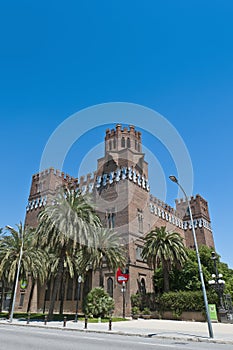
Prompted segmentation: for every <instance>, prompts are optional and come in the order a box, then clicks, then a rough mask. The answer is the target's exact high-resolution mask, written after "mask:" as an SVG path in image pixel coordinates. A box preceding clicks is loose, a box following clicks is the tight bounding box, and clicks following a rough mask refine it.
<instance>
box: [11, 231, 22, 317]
mask: <svg viewBox="0 0 233 350" xmlns="http://www.w3.org/2000/svg"><path fill="white" fill-rule="evenodd" d="M7 227H8V226H7ZM21 238H22V243H21V247H20V253H19V262H18V267H17V274H16V281H15V288H14V295H13V301H12V307H11V313H10V318H9V322H10V323H11V322H12V320H13V315H14V309H15V299H16V293H17V287H18V280H19V272H20V265H21V260H22V256H23V233H22V237H21Z"/></svg>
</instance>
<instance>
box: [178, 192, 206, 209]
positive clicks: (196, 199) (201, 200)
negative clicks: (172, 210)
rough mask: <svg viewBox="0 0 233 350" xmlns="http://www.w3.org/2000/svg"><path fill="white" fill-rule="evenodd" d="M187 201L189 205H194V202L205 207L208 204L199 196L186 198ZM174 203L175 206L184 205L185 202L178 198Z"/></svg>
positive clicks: (183, 199)
mask: <svg viewBox="0 0 233 350" xmlns="http://www.w3.org/2000/svg"><path fill="white" fill-rule="evenodd" d="M188 200H189V202H190V204H194V203H195V202H200V203H202V204H203V205H206V206H207V205H208V202H207V201H206V200H205V199H204V198H203V197H202V196H200V195H199V194H197V195H196V196H191V197H188ZM175 202H176V205H177V204H182V203H186V202H187V201H186V199H185V198H179V199H176V200H175Z"/></svg>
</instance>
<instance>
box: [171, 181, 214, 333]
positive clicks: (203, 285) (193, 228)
mask: <svg viewBox="0 0 233 350" xmlns="http://www.w3.org/2000/svg"><path fill="white" fill-rule="evenodd" d="M169 179H170V180H171V181H172V182H175V183H176V184H177V186H178V187H179V188H180V189H181V191H182V192H183V194H184V196H185V200H186V202H187V203H188V208H189V215H190V219H191V225H192V233H193V241H194V246H195V250H196V255H197V263H198V270H199V275H200V280H201V287H202V293H203V298H204V303H205V311H206V318H207V323H208V328H209V336H210V338H213V337H214V334H213V328H212V324H211V320H210V312H209V307H208V299H207V294H206V288H205V282H204V277H203V271H202V267H201V259H200V255H199V250H198V245H197V238H196V232H195V227H194V223H193V215H192V210H191V207H190V202H189V199H188V196H187V194H186V192H185V190H184V189H183V187H182V186H181V185H180V184H179V182H178V180H177V178H176V177H175V176H174V175H171V176H169Z"/></svg>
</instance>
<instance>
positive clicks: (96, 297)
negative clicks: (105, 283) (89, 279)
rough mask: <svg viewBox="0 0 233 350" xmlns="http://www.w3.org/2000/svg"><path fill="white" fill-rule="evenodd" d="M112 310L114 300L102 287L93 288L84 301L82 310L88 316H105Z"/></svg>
mask: <svg viewBox="0 0 233 350" xmlns="http://www.w3.org/2000/svg"><path fill="white" fill-rule="evenodd" d="M113 310H114V300H113V299H112V298H111V297H110V296H109V294H108V293H107V292H105V290H104V289H103V288H100V287H97V288H93V289H92V290H91V291H90V292H89V293H88V295H87V297H86V299H85V302H84V312H85V314H86V315H88V316H90V317H105V316H108V315H109V314H111V313H112V311H113Z"/></svg>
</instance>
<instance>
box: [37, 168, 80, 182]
mask: <svg viewBox="0 0 233 350" xmlns="http://www.w3.org/2000/svg"><path fill="white" fill-rule="evenodd" d="M48 175H55V176H56V177H58V178H60V179H62V180H64V181H67V182H78V179H77V178H75V177H73V176H70V175H69V174H65V173H64V172H62V171H60V170H55V169H54V168H52V167H51V168H49V169H45V170H44V171H41V172H40V173H37V174H34V175H33V176H32V180H33V181H37V180H38V181H39V180H41V179H42V178H45V177H47V176H48Z"/></svg>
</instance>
